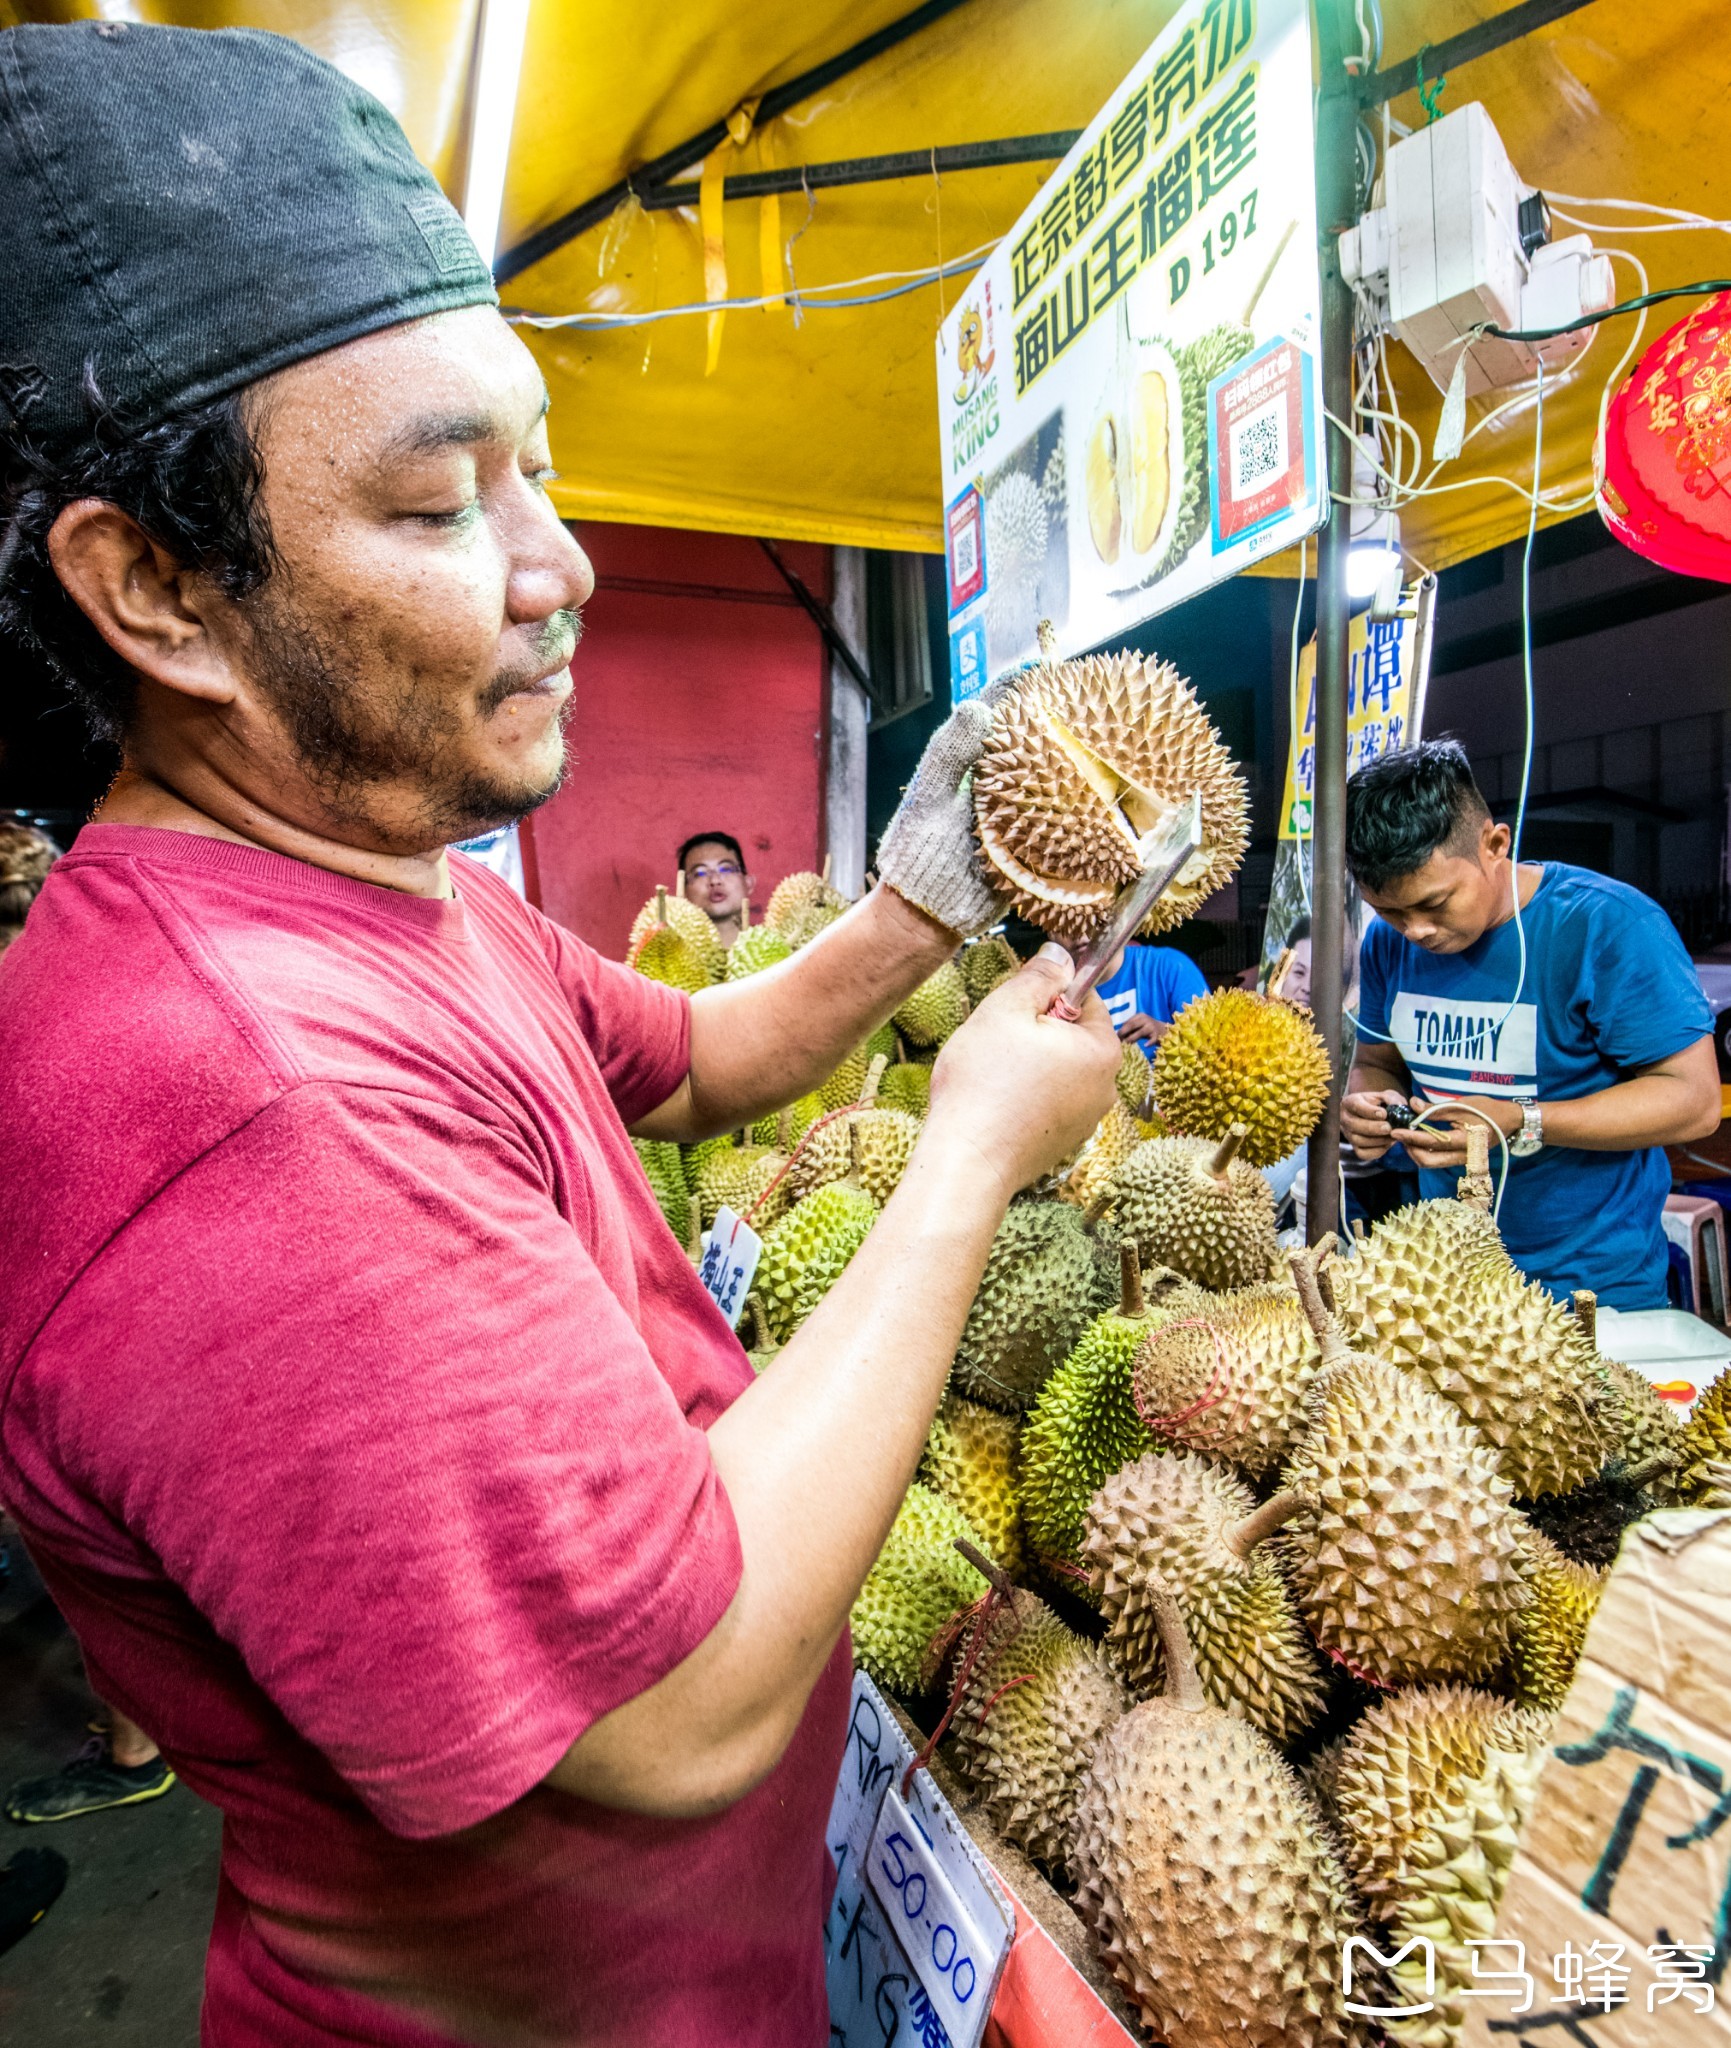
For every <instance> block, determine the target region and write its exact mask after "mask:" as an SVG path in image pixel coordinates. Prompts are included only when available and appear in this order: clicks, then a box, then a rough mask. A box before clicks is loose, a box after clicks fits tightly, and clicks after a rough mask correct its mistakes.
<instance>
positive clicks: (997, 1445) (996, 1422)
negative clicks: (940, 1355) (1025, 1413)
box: [920, 1394, 1022, 1575]
mask: <svg viewBox="0 0 1731 2048" xmlns="http://www.w3.org/2000/svg"><path fill="white" fill-rule="evenodd" d="M1021 1430H1022V1421H1021V1417H1020V1416H1018V1415H1004V1414H1001V1413H1000V1412H999V1411H998V1410H997V1409H996V1408H983V1407H981V1405H980V1404H979V1402H977V1401H966V1400H964V1399H963V1398H962V1396H961V1395H960V1394H946V1395H945V1396H944V1399H943V1402H942V1404H941V1405H940V1407H939V1409H938V1412H937V1414H936V1415H935V1416H934V1417H933V1419H932V1427H931V1432H930V1434H929V1435H928V1436H927V1438H926V1449H925V1456H924V1457H923V1458H922V1459H921V1460H920V1477H921V1479H922V1480H924V1481H925V1483H926V1485H927V1486H929V1487H930V1488H931V1489H932V1491H933V1492H934V1493H937V1494H941V1495H942V1496H943V1498H944V1499H945V1500H947V1501H950V1502H952V1503H953V1504H954V1505H955V1506H956V1507H958V1508H960V1509H961V1511H962V1513H963V1514H964V1515H966V1516H967V1518H968V1520H969V1521H970V1522H971V1523H972V1524H973V1525H974V1527H975V1528H976V1529H977V1530H978V1531H979V1532H980V1541H981V1545H982V1547H983V1549H984V1550H985V1552H986V1554H987V1556H988V1557H990V1558H991V1559H992V1560H993V1561H994V1563H996V1564H998V1565H1001V1566H1002V1567H1003V1569H1004V1570H1005V1571H1007V1572H1009V1573H1011V1574H1012V1575H1014V1574H1016V1573H1018V1572H1020V1571H1021V1569H1022V1512H1021V1500H1020V1486H1019V1482H1018V1479H1017V1469H1016V1468H1017V1459H1016V1451H1017V1440H1018V1438H1019V1437H1020V1435H1021Z"/></svg>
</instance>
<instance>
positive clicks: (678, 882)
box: [673, 868, 685, 897]
mask: <svg viewBox="0 0 1731 2048" xmlns="http://www.w3.org/2000/svg"><path fill="white" fill-rule="evenodd" d="M673 893H674V895H675V896H679V897H683V896H684V894H685V870H684V869H683V868H681V869H680V870H679V872H678V874H676V875H675V876H674V878H673Z"/></svg>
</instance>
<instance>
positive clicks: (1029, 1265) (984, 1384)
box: [950, 1199, 1116, 1411]
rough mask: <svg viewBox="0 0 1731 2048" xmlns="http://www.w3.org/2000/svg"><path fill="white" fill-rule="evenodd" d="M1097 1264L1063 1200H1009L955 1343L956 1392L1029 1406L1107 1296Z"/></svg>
mask: <svg viewBox="0 0 1731 2048" xmlns="http://www.w3.org/2000/svg"><path fill="white" fill-rule="evenodd" d="M1101 1262H1102V1247H1101V1246H1100V1245H1099V1244H1098V1243H1097V1241H1096V1240H1095V1238H1094V1236H1093V1234H1092V1232H1091V1231H1090V1230H1089V1229H1088V1227H1087V1225H1086V1224H1085V1223H1084V1222H1083V1220H1082V1217H1081V1214H1080V1212H1079V1211H1077V1210H1076V1209H1074V1208H1072V1207H1071V1206H1070V1205H1069V1204H1068V1203H1067V1202H1048V1201H1032V1200H1020V1199H1019V1200H1017V1201H1014V1202H1012V1203H1011V1204H1010V1207H1009V1210H1008V1212H1007V1213H1006V1215H1005V1217H1004V1220H1003V1222H1002V1223H1000V1224H999V1226H998V1229H997V1234H996V1236H994V1238H993V1239H992V1248H991V1251H990V1252H989V1253H988V1254H987V1258H986V1270H985V1272H984V1274H983V1275H982V1276H981V1279H980V1285H979V1291H978V1292H977V1293H976V1294H975V1296H974V1303H973V1306H972V1307H971V1308H970V1309H969V1310H968V1319H967V1322H966V1323H965V1324H964V1325H963V1328H962V1336H961V1341H960V1343H959V1344H958V1345H957V1346H956V1356H955V1361H954V1363H953V1364H952V1366H951V1368H950V1379H951V1384H952V1385H953V1386H954V1387H955V1389H956V1390H957V1392H958V1393H962V1394H965V1395H967V1397H968V1399H969V1400H971V1401H982V1402H984V1403H985V1405H986V1406H987V1407H988V1408H1003V1409H1006V1410H1012V1411H1021V1410H1024V1409H1027V1408H1030V1407H1032V1406H1033V1403H1034V1400H1035V1398H1036V1396H1037V1395H1038V1394H1039V1391H1040V1389H1041V1388H1042V1387H1043V1386H1044V1385H1045V1384H1046V1382H1047V1380H1049V1379H1050V1378H1051V1376H1052V1374H1053V1373H1054V1372H1055V1371H1056V1370H1057V1369H1058V1367H1059V1365H1061V1364H1062V1363H1063V1361H1064V1359H1065V1358H1066V1357H1067V1356H1068V1355H1069V1353H1070V1351H1071V1350H1072V1349H1073V1348H1074V1346H1075V1343H1076V1340H1077V1338H1079V1337H1080V1336H1081V1334H1082V1331H1083V1329H1084V1328H1085V1327H1086V1326H1087V1324H1088V1322H1089V1321H1090V1320H1091V1319H1092V1318H1093V1317H1094V1316H1095V1315H1096V1314H1097V1313H1098V1311H1099V1310H1100V1308H1101V1307H1102V1306H1103V1304H1104V1301H1105V1300H1106V1299H1109V1298H1110V1297H1109V1295H1107V1294H1105V1292H1104V1288H1105V1286H1106V1285H1107V1284H1109V1283H1106V1282H1105V1281H1104V1279H1103V1271H1104V1269H1103V1267H1102V1263H1101ZM1115 1263H1116V1261H1114V1264H1115Z"/></svg>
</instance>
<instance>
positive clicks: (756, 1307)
mask: <svg viewBox="0 0 1731 2048" xmlns="http://www.w3.org/2000/svg"><path fill="white" fill-rule="evenodd" d="M745 1317H746V1321H747V1323H748V1324H749V1325H750V1327H751V1342H750V1343H749V1344H748V1345H747V1346H746V1347H745V1348H746V1350H747V1351H767V1350H768V1349H769V1318H768V1317H767V1316H766V1315H765V1314H764V1312H763V1296H762V1295H761V1294H748V1295H747V1296H746V1297H745Z"/></svg>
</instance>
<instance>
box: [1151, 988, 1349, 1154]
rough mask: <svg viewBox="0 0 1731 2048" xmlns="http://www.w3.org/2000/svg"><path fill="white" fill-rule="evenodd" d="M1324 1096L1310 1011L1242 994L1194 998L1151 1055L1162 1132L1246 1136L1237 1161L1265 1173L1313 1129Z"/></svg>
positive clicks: (1219, 992)
mask: <svg viewBox="0 0 1731 2048" xmlns="http://www.w3.org/2000/svg"><path fill="white" fill-rule="evenodd" d="M1327 1097H1328V1054H1327V1052H1326V1051H1325V1050H1324V1048H1323V1043H1322V1040H1321V1039H1320V1038H1319V1037H1318V1036H1317V1035H1316V1030H1315V1027H1314V1026H1313V1025H1312V1023H1311V1021H1310V1012H1309V1011H1308V1010H1301V1009H1299V1008H1297V1007H1296V1005H1294V1004H1292V1003H1274V1002H1270V1001H1269V1000H1268V998H1267V997H1266V996H1259V995H1253V994H1251V992H1250V991H1249V990H1248V989H1242V988H1219V989H1215V990H1214V991H1213V993H1212V994H1210V995H1205V996H1194V997H1192V999H1191V1000H1190V1001H1189V1002H1188V1003H1186V1004H1185V1005H1184V1007H1183V1009H1181V1010H1180V1011H1179V1012H1178V1015H1177V1016H1176V1017H1174V1018H1173V1020H1172V1024H1171V1028H1170V1029H1169V1030H1168V1031H1167V1033H1166V1036H1165V1037H1164V1038H1163V1039H1161V1041H1160V1049H1159V1051H1158V1052H1157V1053H1156V1054H1155V1056H1154V1098H1155V1100H1156V1101H1157V1102H1158V1103H1159V1105H1160V1114H1161V1116H1162V1117H1163V1118H1164V1119H1165V1121H1166V1126H1167V1129H1168V1130H1172V1131H1177V1132H1182V1133H1183V1134H1184V1135H1185V1136H1187V1137H1192V1138H1224V1137H1225V1135H1226V1133H1227V1132H1228V1131H1229V1130H1230V1129H1231V1128H1232V1126H1233V1125H1234V1124H1243V1125H1244V1126H1245V1128H1246V1129H1247V1130H1248V1132H1249V1133H1250V1135H1249V1136H1248V1137H1247V1138H1246V1139H1245V1141H1244V1149H1243V1157H1244V1158H1245V1159H1247V1160H1248V1161H1249V1162H1250V1164H1251V1165H1252V1166H1272V1165H1274V1163H1275V1162H1276V1161H1277V1160H1280V1159H1284V1158H1285V1157H1286V1156H1287V1154H1288V1153H1289V1152H1291V1151H1293V1150H1294V1148H1295V1147H1297V1146H1299V1145H1302V1144H1303V1143H1304V1141H1305V1139H1306V1138H1308V1137H1309V1136H1310V1134H1311V1132H1312V1131H1313V1130H1315V1128H1316V1120H1317V1118H1318V1117H1319V1116H1321V1114H1322V1105H1323V1103H1324V1102H1325V1101H1326V1100H1327Z"/></svg>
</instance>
